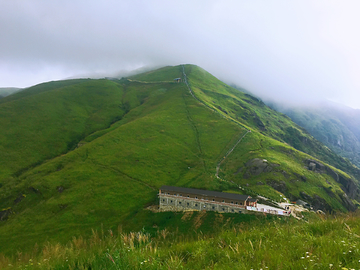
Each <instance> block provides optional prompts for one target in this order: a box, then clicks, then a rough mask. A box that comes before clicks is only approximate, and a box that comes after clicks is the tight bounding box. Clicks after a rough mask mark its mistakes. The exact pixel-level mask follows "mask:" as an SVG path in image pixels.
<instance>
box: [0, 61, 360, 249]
mask: <svg viewBox="0 0 360 270" xmlns="http://www.w3.org/2000/svg"><path fill="white" fill-rule="evenodd" d="M182 72H183V68H182V66H176V67H166V68H163V69H159V70H157V71H151V72H147V73H144V74H140V75H137V76H132V77H131V78H129V79H122V80H118V81H117V80H115V81H109V80H70V81H62V82H50V83H46V84H42V85H38V86H35V87H33V88H29V89H28V90H26V91H23V92H20V93H18V94H15V95H13V96H9V97H7V98H5V99H3V100H2V101H1V102H0V123H1V125H2V127H3V129H2V130H1V132H0V138H1V140H0V148H1V149H3V150H4V151H1V152H0V153H1V154H0V161H1V162H0V166H1V170H0V172H1V174H0V219H1V221H0V238H1V244H0V252H6V253H11V252H13V250H14V249H16V248H20V249H24V250H26V249H29V248H30V247H31V246H32V245H33V244H35V243H43V242H45V241H47V240H50V241H59V242H62V243H64V242H66V241H67V240H68V239H71V237H72V236H74V235H83V236H86V235H90V234H91V229H93V228H100V227H101V226H104V227H106V228H115V227H117V226H118V225H119V224H123V225H124V227H125V228H127V229H128V230H129V229H134V228H136V229H138V230H140V229H141V228H142V227H143V226H150V227H151V226H152V225H153V224H152V220H153V218H154V217H155V214H151V213H150V214H149V213H147V210H143V209H144V208H145V207H147V206H148V205H151V204H156V203H157V192H158V188H159V187H160V186H161V185H164V184H167V185H176V186H184V187H194V188H203V189H210V190H233V191H237V192H239V191H240V190H239V189H238V187H237V185H236V184H234V183H238V184H241V185H242V186H246V187H247V188H248V190H247V191H246V192H252V193H251V195H253V194H256V193H260V194H264V195H266V196H268V197H271V198H273V199H275V200H277V199H279V198H280V195H283V196H287V197H289V198H291V199H297V198H302V199H303V200H306V201H308V202H309V203H312V204H313V205H314V206H315V207H316V208H317V209H323V210H328V211H347V210H352V209H354V207H355V206H354V203H357V202H356V200H357V199H358V195H359V194H358V191H357V187H356V185H355V184H354V182H353V180H352V179H351V177H352V176H351V173H352V172H353V171H351V170H347V173H348V174H346V173H344V172H341V171H339V170H338V169H335V168H334V167H331V166H330V165H327V164H324V165H323V163H322V162H320V161H318V160H314V157H311V156H309V155H308V154H305V153H303V152H300V151H297V150H295V149H294V148H293V147H291V146H289V144H295V143H297V145H294V146H296V147H297V148H300V150H303V151H304V152H305V151H308V152H309V153H310V154H311V153H313V152H315V150H316V149H313V148H314V147H315V146H317V145H318V146H319V147H320V148H319V149H325V150H326V151H328V152H326V151H325V150H324V151H323V152H317V153H316V154H317V155H316V157H323V158H324V159H326V158H328V159H329V160H330V161H331V162H332V163H330V162H329V163H330V164H333V165H337V164H338V163H339V164H341V162H343V160H342V159H341V158H339V157H337V156H336V155H334V154H333V153H331V151H330V150H328V149H326V148H325V147H323V146H322V145H321V144H320V143H318V142H317V141H315V140H314V139H313V138H312V137H311V136H309V135H308V134H307V133H306V132H305V131H304V130H302V129H301V128H299V127H298V126H296V125H295V124H293V123H292V122H291V120H290V119H289V118H288V117H286V116H284V115H282V114H279V113H277V112H275V111H272V110H271V109H270V108H268V107H267V106H265V105H264V104H263V103H262V102H260V101H258V100H257V99H255V98H253V97H251V96H249V95H246V94H244V93H241V92H238V91H237V90H235V89H233V88H231V87H229V86H227V85H225V84H224V83H222V82H220V81H218V80H217V79H216V78H214V77H213V76H211V75H210V74H208V73H207V72H205V71H203V70H202V69H200V68H199V67H196V66H191V65H187V66H185V73H186V75H187V78H188V80H189V82H190V85H191V88H192V90H193V91H194V94H195V96H196V97H197V99H195V98H194V97H193V96H192V95H191V94H190V92H189V90H188V88H187V86H186V85H185V84H184V83H174V82H173V79H174V78H177V77H183V74H182ZM1 112H2V113H1ZM5 112H6V114H5ZM249 129H250V130H251V132H250V133H248V130H249ZM288 130H292V131H293V133H291V134H290V135H289V132H288ZM244 134H246V135H245V137H244V138H243V141H241V143H240V144H239V145H238V146H237V147H236V148H235V150H234V151H233V152H232V153H231V154H230V155H229V156H228V158H226V159H225V160H224V161H223V162H222V163H221V166H220V170H219V172H220V176H221V178H223V179H225V180H227V181H221V180H219V179H218V178H216V177H215V172H216V166H217V165H218V163H219V161H220V160H222V158H223V157H224V155H225V154H226V153H227V152H228V150H229V149H231V148H232V147H233V146H234V145H235V143H236V142H237V141H238V140H239V139H240V138H241V137H243V136H244ZM302 136H304V137H306V140H305V141H304V140H302ZM284 142H287V143H284ZM327 153H330V154H331V155H330V156H327ZM264 159H266V160H267V161H266V162H265V161H263V160H264ZM310 159H311V160H313V161H314V162H316V164H317V165H316V166H320V167H321V166H323V167H321V170H317V171H309V170H308V167H307V166H308V165H309V164H308V163H307V160H310ZM254 160H255V161H256V162H257V161H258V160H262V163H261V164H258V163H256V162H255V161H254ZM253 162H255V165H254V163H253ZM264 162H265V163H266V164H265V165H264V164H263V163H264ZM347 165H348V164H347V163H345V165H344V166H343V167H338V168H340V169H342V168H345V169H346V168H347V167H346V166H347ZM258 167H261V168H264V169H263V170H262V171H259V170H258V169H257V168H258ZM265 167H268V168H267V169H265ZM304 167H307V168H304ZM355 169H356V168H355ZM355 169H354V172H356V170H355ZM231 181H232V182H231ZM259 182H262V184H259ZM351 184H352V185H351ZM348 189H351V192H350V191H349V190H348ZM343 190H345V192H347V193H348V195H346V193H345V192H344V191H343ZM348 191H349V192H348ZM164 218H165V217H164ZM25 227H26V230H24V228H25Z"/></svg>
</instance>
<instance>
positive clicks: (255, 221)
mask: <svg viewBox="0 0 360 270" xmlns="http://www.w3.org/2000/svg"><path fill="white" fill-rule="evenodd" d="M159 215H164V213H159ZM171 215H172V216H173V218H174V217H175V216H176V215H178V218H180V219H181V220H182V221H183V223H178V225H179V226H180V227H181V226H184V225H185V226H190V227H189V228H191V229H190V230H188V231H187V232H184V231H182V230H181V228H180V229H179V228H175V227H173V228H171V227H170V228H160V227H158V228H156V231H154V230H153V231H147V229H146V228H143V229H142V230H140V231H133V232H129V233H125V232H123V230H122V228H121V227H119V228H118V229H117V230H116V231H113V230H106V229H103V230H100V231H93V233H92V236H91V237H89V238H87V239H85V238H82V237H73V239H72V240H71V241H69V242H67V243H66V244H59V243H47V244H44V245H41V246H35V247H34V249H33V250H32V251H31V252H29V253H21V252H19V253H17V254H13V255H12V256H10V257H5V256H1V257H0V268H1V269H54V270H55V269H343V270H344V269H349V270H350V269H359V266H360V236H359V235H360V225H359V224H360V223H359V221H360V214H359V213H355V214H351V215H346V216H345V215H344V216H337V217H335V216H318V215H316V214H315V213H304V216H305V218H304V220H300V221H298V220H295V219H293V218H279V217H274V216H267V217H263V216H257V217H254V216H252V217H250V218H249V217H246V216H249V215H237V216H242V217H241V218H239V217H235V216H236V215H232V214H219V213H212V214H210V213H209V215H212V216H211V217H208V218H205V217H204V215H206V213H205V214H204V213H203V212H194V213H193V212H184V213H180V212H178V213H172V214H171ZM236 219H237V220H236ZM241 219H242V220H241ZM175 220H176V218H175ZM199 220H200V221H201V222H200V223H201V225H200V226H199V225H198V223H199ZM210 220H217V221H218V223H217V224H214V223H215V221H214V222H213V223H211V221H210ZM209 221H210V223H211V225H215V227H216V230H214V229H210V228H206V225H205V227H204V223H205V224H206V223H208V222H209ZM222 221H226V222H222ZM174 224H175V222H174V223H173V225H174ZM220 224H222V225H220ZM208 225H209V224H208Z"/></svg>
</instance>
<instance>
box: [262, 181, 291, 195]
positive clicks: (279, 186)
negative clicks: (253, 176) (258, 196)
mask: <svg viewBox="0 0 360 270" xmlns="http://www.w3.org/2000/svg"><path fill="white" fill-rule="evenodd" d="M266 183H267V184H268V185H269V186H271V187H272V188H273V189H275V190H277V191H279V192H281V193H287V191H288V188H287V186H286V183H285V182H284V181H277V180H273V179H270V180H266Z"/></svg>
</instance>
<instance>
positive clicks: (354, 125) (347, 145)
mask: <svg viewBox="0 0 360 270" xmlns="http://www.w3.org/2000/svg"><path fill="white" fill-rule="evenodd" d="M274 107H275V108H276V109H278V110H279V111H281V112H283V113H285V114H286V115H288V116H289V117H290V118H291V119H292V120H293V121H294V122H295V123H297V124H298V125H299V126H302V127H304V128H305V129H306V130H308V131H309V132H310V134H311V135H313V136H314V137H315V138H316V139H318V140H319V141H321V142H322V143H324V144H325V145H326V146H327V147H329V148H330V149H331V150H333V151H334V152H335V153H337V154H339V155H340V156H342V157H344V158H347V159H349V160H350V161H351V162H352V163H353V164H355V165H356V166H357V167H359V168H360V110H356V109H352V108H349V107H346V106H343V105H340V104H337V103H333V102H329V101H328V102H323V103H319V104H317V105H313V106H303V107H282V106H280V105H275V106H274Z"/></svg>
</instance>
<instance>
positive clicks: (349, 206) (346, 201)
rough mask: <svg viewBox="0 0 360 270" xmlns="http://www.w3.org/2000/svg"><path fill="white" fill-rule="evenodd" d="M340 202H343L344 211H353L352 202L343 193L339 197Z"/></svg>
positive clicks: (354, 207) (354, 208)
mask: <svg viewBox="0 0 360 270" xmlns="http://www.w3.org/2000/svg"><path fill="white" fill-rule="evenodd" d="M340 198H341V200H342V201H343V205H344V206H345V207H346V209H348V210H350V211H355V210H356V208H357V207H356V206H355V205H354V204H353V202H352V201H351V200H350V199H349V197H348V196H347V195H346V193H344V194H343V195H342V196H340Z"/></svg>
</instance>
